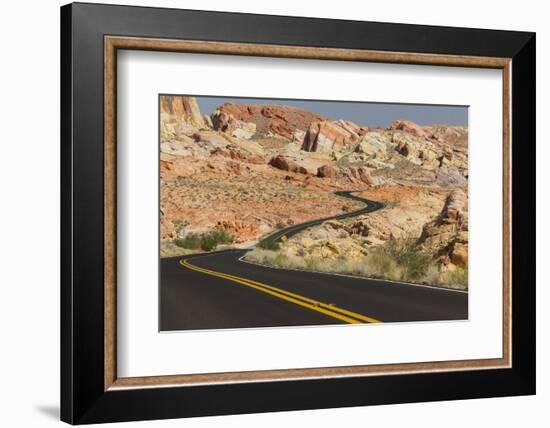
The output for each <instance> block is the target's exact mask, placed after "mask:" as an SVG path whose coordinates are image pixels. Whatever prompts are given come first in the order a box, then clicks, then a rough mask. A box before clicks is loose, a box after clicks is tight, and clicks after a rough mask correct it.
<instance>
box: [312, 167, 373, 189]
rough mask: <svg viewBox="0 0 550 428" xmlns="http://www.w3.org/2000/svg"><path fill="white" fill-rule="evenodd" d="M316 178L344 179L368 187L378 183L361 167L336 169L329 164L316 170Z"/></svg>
mask: <svg viewBox="0 0 550 428" xmlns="http://www.w3.org/2000/svg"><path fill="white" fill-rule="evenodd" d="M317 177H321V178H332V179H338V178H346V179H348V180H349V181H350V182H352V183H353V182H361V183H364V184H367V185H369V186H374V185H376V184H379V183H380V180H378V179H376V178H374V177H372V176H371V174H370V171H369V169H368V168H366V167H363V166H359V167H356V166H347V167H343V168H340V167H337V166H333V165H330V164H327V165H323V166H321V167H319V168H318V169H317Z"/></svg>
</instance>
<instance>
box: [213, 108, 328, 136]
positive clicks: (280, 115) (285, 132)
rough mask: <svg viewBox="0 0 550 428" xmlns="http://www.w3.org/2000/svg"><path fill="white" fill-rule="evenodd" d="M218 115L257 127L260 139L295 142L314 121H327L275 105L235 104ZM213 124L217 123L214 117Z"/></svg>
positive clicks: (223, 109) (313, 114) (308, 113)
mask: <svg viewBox="0 0 550 428" xmlns="http://www.w3.org/2000/svg"><path fill="white" fill-rule="evenodd" d="M217 111H218V112H219V113H218V114H222V113H223V114H227V115H230V116H232V117H233V119H234V120H238V121H241V122H245V123H253V124H255V125H256V135H257V136H258V137H276V138H282V139H285V140H287V141H295V139H296V132H297V131H298V132H300V131H301V132H305V131H306V129H307V128H308V126H309V124H310V123H311V122H313V121H319V120H325V119H326V118H325V117H324V116H321V115H318V114H315V113H312V112H309V111H307V110H304V109H300V108H296V107H290V106H284V105H275V104H265V105H261V104H250V105H247V104H234V103H227V104H223V105H222V106H220V107H219V108H218V110H217ZM212 122H215V120H214V117H213V118H212Z"/></svg>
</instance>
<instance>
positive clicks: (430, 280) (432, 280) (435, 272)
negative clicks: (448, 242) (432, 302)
mask: <svg viewBox="0 0 550 428" xmlns="http://www.w3.org/2000/svg"><path fill="white" fill-rule="evenodd" d="M422 282H425V283H426V284H430V285H437V284H439V283H440V282H441V271H440V269H439V267H438V266H437V264H436V263H432V264H430V266H429V267H428V269H427V270H426V273H424V276H423V277H422Z"/></svg>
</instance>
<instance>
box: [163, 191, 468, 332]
mask: <svg viewBox="0 0 550 428" xmlns="http://www.w3.org/2000/svg"><path fill="white" fill-rule="evenodd" d="M339 194H340V196H343V197H347V198H352V199H356V200H360V201H362V202H364V203H365V204H366V206H365V207H364V208H361V209H360V210H356V211H353V212H348V213H344V214H341V215H338V216H334V217H330V218H334V219H342V218H347V217H352V216H356V215H360V214H365V213H368V212H373V211H376V210H378V209H381V208H383V206H384V205H383V204H381V203H380V202H375V201H369V200H366V199H363V198H359V197H357V196H354V195H351V194H350V193H349V192H339ZM327 219H328V218H323V219H319V220H314V221H310V222H307V223H302V224H299V225H293V226H291V227H289V228H286V229H283V230H280V231H277V232H275V233H273V234H272V235H270V236H268V237H267V238H265V240H273V241H275V242H276V241H279V240H280V239H281V237H282V236H283V235H285V236H286V237H290V236H292V235H294V234H296V233H298V232H299V231H301V230H303V229H305V228H307V227H310V226H313V225H316V224H319V223H321V222H323V221H325V220H327ZM246 252H247V250H225V251H217V252H211V253H203V254H195V255H190V256H185V257H174V258H167V259H161V266H160V272H161V286H160V301H161V302H160V303H161V306H160V315H161V316H160V329H161V330H162V331H173V330H198V329H222V328H246V327H282V326H303V325H330V324H353V323H377V322H408V321H436V320H437V321H442V320H465V319H467V318H468V293H467V292H460V291H454V290H447V289H441V288H433V287H425V286H418V285H412V284H404V283H396V282H391V281H383V280H375V279H365V278H357V277H350V276H343V275H334V274H325V273H317V272H305V271H296V270H285V269H277V268H271V267H267V266H259V265H255V264H251V263H248V262H245V261H242V260H240V258H241V257H242V256H243V255H245V254H246Z"/></svg>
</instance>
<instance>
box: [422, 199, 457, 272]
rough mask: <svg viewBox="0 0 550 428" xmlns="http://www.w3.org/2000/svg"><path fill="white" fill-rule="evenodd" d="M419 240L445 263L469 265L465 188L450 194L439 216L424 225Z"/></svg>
mask: <svg viewBox="0 0 550 428" xmlns="http://www.w3.org/2000/svg"><path fill="white" fill-rule="evenodd" d="M419 241H420V243H421V244H422V246H423V247H424V248H425V249H427V250H429V251H430V252H432V253H434V254H435V255H436V256H438V257H439V258H440V260H441V261H442V262H443V263H444V264H448V263H453V264H455V265H459V266H467V264H468V197H467V195H466V193H465V192H464V191H463V190H460V189H459V190H455V191H453V192H452V193H450V194H449V196H448V197H447V199H446V201H445V205H444V207H443V209H442V210H441V213H440V214H439V216H438V217H437V218H436V219H435V220H433V221H432V222H430V223H428V224H426V225H425V226H424V228H423V230H422V235H421V237H420V240H419Z"/></svg>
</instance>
